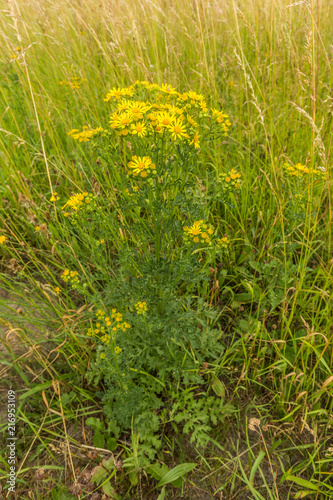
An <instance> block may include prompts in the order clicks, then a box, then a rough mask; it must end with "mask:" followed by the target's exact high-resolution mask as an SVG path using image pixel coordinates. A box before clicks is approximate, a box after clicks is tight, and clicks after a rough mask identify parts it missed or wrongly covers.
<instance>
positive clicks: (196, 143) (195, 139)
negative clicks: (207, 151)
mask: <svg viewBox="0 0 333 500" xmlns="http://www.w3.org/2000/svg"><path fill="white" fill-rule="evenodd" d="M199 139H200V135H199V134H198V133H196V134H195V135H194V137H193V139H192V141H191V142H190V146H192V144H193V145H194V147H195V149H198V148H200V142H199Z"/></svg>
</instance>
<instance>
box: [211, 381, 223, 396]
mask: <svg viewBox="0 0 333 500" xmlns="http://www.w3.org/2000/svg"><path fill="white" fill-rule="evenodd" d="M212 389H213V391H214V392H215V394H216V396H218V397H219V398H224V397H225V387H224V384H223V382H221V380H219V379H218V378H217V377H216V375H214V379H213V382H212Z"/></svg>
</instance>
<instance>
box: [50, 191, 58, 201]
mask: <svg viewBox="0 0 333 500" xmlns="http://www.w3.org/2000/svg"><path fill="white" fill-rule="evenodd" d="M58 200H60V198H59V196H58V193H56V192H55V191H54V193H53V194H52V196H51V198H50V201H58Z"/></svg>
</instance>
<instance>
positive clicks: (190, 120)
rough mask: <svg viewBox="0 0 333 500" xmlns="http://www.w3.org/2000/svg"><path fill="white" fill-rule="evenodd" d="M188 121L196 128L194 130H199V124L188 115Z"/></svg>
mask: <svg viewBox="0 0 333 500" xmlns="http://www.w3.org/2000/svg"><path fill="white" fill-rule="evenodd" d="M187 121H188V122H189V124H190V125H191V126H192V127H194V128H198V127H199V125H198V124H197V122H196V121H195V120H193V118H192V117H191V116H190V115H187Z"/></svg>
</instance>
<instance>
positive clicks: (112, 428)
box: [108, 420, 120, 451]
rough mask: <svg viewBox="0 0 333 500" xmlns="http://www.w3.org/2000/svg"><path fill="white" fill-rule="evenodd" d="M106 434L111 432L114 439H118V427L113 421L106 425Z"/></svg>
mask: <svg viewBox="0 0 333 500" xmlns="http://www.w3.org/2000/svg"><path fill="white" fill-rule="evenodd" d="M108 432H112V434H113V435H114V437H115V438H116V439H117V438H118V437H119V435H120V427H118V425H117V422H116V421H115V420H110V422H109V423H108ZM111 451H112V450H111Z"/></svg>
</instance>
